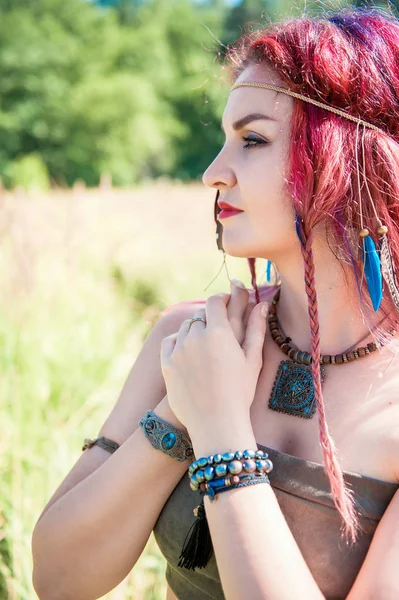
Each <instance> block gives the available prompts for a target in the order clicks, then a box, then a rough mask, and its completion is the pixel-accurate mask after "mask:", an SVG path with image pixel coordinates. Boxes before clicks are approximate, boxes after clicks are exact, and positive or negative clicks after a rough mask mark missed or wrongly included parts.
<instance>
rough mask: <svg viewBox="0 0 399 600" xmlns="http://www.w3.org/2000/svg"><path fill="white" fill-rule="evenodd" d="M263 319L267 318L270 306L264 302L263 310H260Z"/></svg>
mask: <svg viewBox="0 0 399 600" xmlns="http://www.w3.org/2000/svg"><path fill="white" fill-rule="evenodd" d="M260 312H261V315H262V317H267V313H268V312H269V305H268V303H267V302H262V308H261V309H260Z"/></svg>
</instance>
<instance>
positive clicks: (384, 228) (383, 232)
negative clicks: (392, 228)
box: [377, 225, 388, 235]
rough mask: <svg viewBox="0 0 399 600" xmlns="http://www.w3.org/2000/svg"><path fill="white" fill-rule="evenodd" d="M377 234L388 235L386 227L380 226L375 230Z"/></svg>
mask: <svg viewBox="0 0 399 600" xmlns="http://www.w3.org/2000/svg"><path fill="white" fill-rule="evenodd" d="M377 233H378V235H386V234H387V233H388V227H386V225H381V226H380V227H379V228H378V229H377Z"/></svg>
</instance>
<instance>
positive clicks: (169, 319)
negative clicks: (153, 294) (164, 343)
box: [153, 298, 206, 337]
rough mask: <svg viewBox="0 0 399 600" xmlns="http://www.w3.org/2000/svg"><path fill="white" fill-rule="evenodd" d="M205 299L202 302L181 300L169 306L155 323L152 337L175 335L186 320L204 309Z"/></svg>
mask: <svg viewBox="0 0 399 600" xmlns="http://www.w3.org/2000/svg"><path fill="white" fill-rule="evenodd" d="M205 303H206V298H205V299H204V300H183V301H182V302H178V303H176V304H173V305H172V306H169V307H168V308H167V309H165V310H164V311H163V312H162V313H161V316H160V318H159V320H158V321H157V322H156V323H155V325H154V328H153V330H154V331H155V330H156V332H155V334H154V335H157V334H158V332H159V333H161V334H162V333H164V332H166V333H165V335H164V336H163V337H165V336H167V335H171V334H172V333H175V332H176V331H177V330H178V329H179V328H180V325H181V324H182V322H183V321H185V320H186V319H190V318H191V317H192V316H193V314H194V313H195V312H196V311H197V310H199V309H200V308H205Z"/></svg>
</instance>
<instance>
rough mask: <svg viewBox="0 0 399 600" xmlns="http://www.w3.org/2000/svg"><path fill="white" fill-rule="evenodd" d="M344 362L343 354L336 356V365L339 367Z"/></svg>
mask: <svg viewBox="0 0 399 600" xmlns="http://www.w3.org/2000/svg"><path fill="white" fill-rule="evenodd" d="M343 362H344V357H343V356H342V354H336V355H335V363H336V364H337V365H342V363H343Z"/></svg>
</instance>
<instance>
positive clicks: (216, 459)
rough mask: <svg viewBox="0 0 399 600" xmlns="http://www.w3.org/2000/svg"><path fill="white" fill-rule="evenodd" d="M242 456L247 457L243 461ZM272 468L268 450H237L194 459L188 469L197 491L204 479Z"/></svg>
mask: <svg viewBox="0 0 399 600" xmlns="http://www.w3.org/2000/svg"><path fill="white" fill-rule="evenodd" d="M242 458H243V459H245V460H244V462H241V460H240V459H242ZM254 459H256V460H254ZM212 465H215V466H212ZM272 469H273V463H272V461H271V460H269V459H268V454H267V452H263V451H262V450H256V451H255V450H244V451H243V452H242V451H240V450H237V452H225V453H224V454H216V455H214V456H213V455H211V456H208V457H205V456H204V457H201V458H199V459H197V460H195V461H193V462H192V463H191V465H190V466H189V469H188V477H189V479H190V487H191V489H192V490H193V491H197V490H198V489H199V487H200V484H201V483H203V482H204V481H206V482H210V481H212V480H214V479H217V478H223V477H226V475H232V476H235V475H239V474H240V473H241V472H242V471H244V472H245V473H255V472H257V473H270V471H271V470H272Z"/></svg>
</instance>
